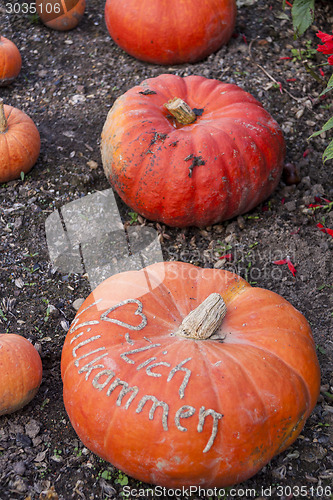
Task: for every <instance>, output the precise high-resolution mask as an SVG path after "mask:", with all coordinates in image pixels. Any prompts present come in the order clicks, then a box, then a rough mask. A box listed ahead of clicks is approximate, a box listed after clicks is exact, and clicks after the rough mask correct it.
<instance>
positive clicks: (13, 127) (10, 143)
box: [0, 99, 40, 183]
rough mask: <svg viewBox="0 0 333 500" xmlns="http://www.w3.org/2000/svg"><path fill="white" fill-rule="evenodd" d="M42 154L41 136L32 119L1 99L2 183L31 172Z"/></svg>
mask: <svg viewBox="0 0 333 500" xmlns="http://www.w3.org/2000/svg"><path fill="white" fill-rule="evenodd" d="M39 152H40V136H39V132H38V130H37V127H36V125H35V124H34V122H33V121H32V119H31V118H30V117H29V116H28V115H26V114H25V113H24V112H23V111H20V110H19V109H17V108H13V107H12V106H7V105H4V104H3V100H2V99H0V183H1V182H8V181H11V180H13V179H18V178H19V177H20V175H21V172H23V173H24V174H25V173H27V172H29V170H31V168H32V167H33V166H34V164H35V163H36V161H37V158H38V156H39Z"/></svg>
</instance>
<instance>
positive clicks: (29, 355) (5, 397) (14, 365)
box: [0, 333, 43, 415]
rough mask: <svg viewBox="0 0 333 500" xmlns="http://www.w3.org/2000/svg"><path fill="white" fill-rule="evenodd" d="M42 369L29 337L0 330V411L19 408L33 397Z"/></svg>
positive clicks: (0, 412) (10, 411) (5, 411)
mask: <svg viewBox="0 0 333 500" xmlns="http://www.w3.org/2000/svg"><path fill="white" fill-rule="evenodd" d="M42 371H43V369H42V361H41V359H40V356H39V354H38V352H37V350H36V349H35V348H34V346H33V345H32V344H31V343H30V342H29V340H27V339H25V338H24V337H21V336H20V335H16V334H14V333H11V334H7V333H4V334H0V415H5V414H7V413H13V412H14V411H17V410H19V409H21V408H23V406H25V405H26V404H28V403H29V402H30V401H31V400H32V398H34V397H35V395H36V393H37V391H38V389H39V386H40V383H41V381H42Z"/></svg>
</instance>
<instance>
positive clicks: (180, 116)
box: [164, 97, 196, 125]
mask: <svg viewBox="0 0 333 500" xmlns="http://www.w3.org/2000/svg"><path fill="white" fill-rule="evenodd" d="M164 107H165V108H166V109H167V110H168V111H169V113H171V114H172V116H174V117H175V118H176V120H177V122H178V123H181V124H182V125H190V124H191V123H193V122H194V121H195V120H196V115H195V113H194V111H192V109H191V108H190V106H189V105H188V104H187V103H186V102H185V101H183V99H180V98H179V97H174V98H173V99H170V101H169V102H167V103H166V104H164Z"/></svg>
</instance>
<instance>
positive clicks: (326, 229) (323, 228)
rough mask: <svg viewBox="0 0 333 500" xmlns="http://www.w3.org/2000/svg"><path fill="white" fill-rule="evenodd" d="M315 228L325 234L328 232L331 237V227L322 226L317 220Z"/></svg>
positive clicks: (332, 231) (332, 230)
mask: <svg viewBox="0 0 333 500" xmlns="http://www.w3.org/2000/svg"><path fill="white" fill-rule="evenodd" d="M317 228H318V229H319V231H321V232H322V233H326V234H329V235H330V236H332V238H333V229H329V228H328V227H324V226H323V225H322V224H321V223H320V222H318V224H317Z"/></svg>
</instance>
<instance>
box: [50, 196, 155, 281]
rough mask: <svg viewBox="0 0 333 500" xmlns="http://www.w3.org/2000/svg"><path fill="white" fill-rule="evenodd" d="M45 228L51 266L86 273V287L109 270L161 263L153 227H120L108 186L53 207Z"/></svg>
mask: <svg viewBox="0 0 333 500" xmlns="http://www.w3.org/2000/svg"><path fill="white" fill-rule="evenodd" d="M45 232H46V241H47V246H48V251H49V257H50V260H51V263H52V265H53V266H54V267H56V268H57V270H59V271H60V272H62V273H75V274H81V275H83V274H87V275H88V278H89V282H90V286H91V289H92V290H94V289H95V288H96V287H97V285H99V284H100V283H101V282H102V281H104V280H105V279H106V278H109V277H110V276H113V275H114V274H118V273H121V272H124V271H133V270H140V269H142V268H144V267H146V266H148V265H150V264H154V263H156V262H163V255H162V248H161V245H160V242H159V240H158V233H157V231H156V230H155V229H153V228H151V227H147V226H129V227H125V226H124V225H123V223H122V221H121V217H120V214H119V210H118V207H117V202H116V199H115V197H114V193H113V191H112V189H107V190H105V191H98V192H96V193H93V194H90V195H88V196H85V197H83V198H80V199H78V200H75V201H72V202H70V203H68V204H66V205H64V206H63V207H61V208H59V209H57V210H55V211H54V212H53V213H52V214H51V215H49V216H48V218H47V219H46V221H45Z"/></svg>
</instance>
